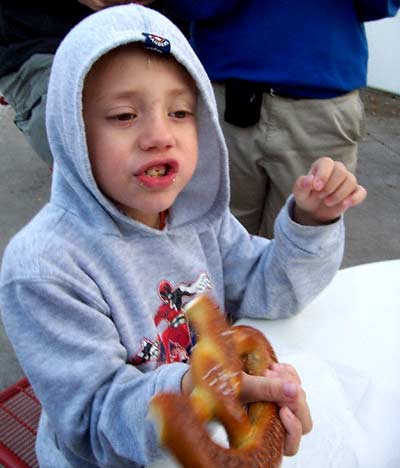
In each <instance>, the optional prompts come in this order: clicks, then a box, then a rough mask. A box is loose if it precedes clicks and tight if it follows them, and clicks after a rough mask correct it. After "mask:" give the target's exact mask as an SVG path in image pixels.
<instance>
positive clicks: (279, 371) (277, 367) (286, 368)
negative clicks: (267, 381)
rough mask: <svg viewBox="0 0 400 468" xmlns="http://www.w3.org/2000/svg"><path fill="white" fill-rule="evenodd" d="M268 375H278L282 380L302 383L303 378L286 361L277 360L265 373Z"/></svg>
mask: <svg viewBox="0 0 400 468" xmlns="http://www.w3.org/2000/svg"><path fill="white" fill-rule="evenodd" d="M265 375H266V377H278V378H280V379H282V380H291V381H293V382H295V383H297V384H299V385H301V379H300V376H299V374H298V373H297V371H296V369H295V368H294V367H293V366H292V365H290V364H286V363H281V362H279V363H278V362H275V363H274V364H272V366H271V369H268V370H267V371H266V373H265Z"/></svg>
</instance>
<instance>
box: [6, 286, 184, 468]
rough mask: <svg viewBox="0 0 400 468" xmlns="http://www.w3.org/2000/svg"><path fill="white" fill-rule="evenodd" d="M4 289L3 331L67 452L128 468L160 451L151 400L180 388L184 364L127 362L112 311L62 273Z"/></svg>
mask: <svg viewBox="0 0 400 468" xmlns="http://www.w3.org/2000/svg"><path fill="white" fill-rule="evenodd" d="M1 292H2V303H3V306H4V307H2V309H3V310H2V314H3V321H4V324H5V327H6V330H7V334H8V336H9V337H10V340H11V342H12V343H13V345H14V347H15V349H16V352H17V357H18V359H19V361H20V363H21V365H22V367H23V369H24V372H25V373H26V375H27V377H28V378H29V380H30V382H31V383H32V386H33V388H34V391H35V393H36V394H37V396H38V398H39V400H40V402H41V404H42V408H43V410H44V411H45V413H46V415H47V417H48V419H49V420H50V421H51V425H52V427H54V428H55V430H56V433H57V435H58V436H59V437H58V446H59V448H60V449H61V450H62V452H63V454H64V456H65V457H66V458H67V459H71V457H72V459H78V460H86V461H88V462H90V463H92V464H93V465H95V466H121V467H122V466H130V467H132V468H133V467H139V466H143V465H146V464H148V463H149V462H150V461H151V460H152V459H154V458H155V457H159V456H160V452H159V448H158V447H159V445H158V440H157V434H156V431H155V428H154V426H153V423H152V422H151V421H149V420H148V419H147V413H148V405H149V401H150V400H151V398H152V397H153V396H154V395H155V394H156V393H158V392H161V391H172V392H179V391H180V383H181V379H182V377H183V374H184V373H185V372H186V371H187V365H186V364H181V363H176V364H168V365H164V366H160V367H159V368H157V369H156V370H154V371H150V372H147V373H143V372H141V371H139V370H138V369H137V368H136V367H134V366H133V365H131V364H129V363H128V362H127V351H126V349H125V348H124V346H123V344H122V343H121V340H120V337H119V334H118V331H117V329H116V327H115V325H114V323H113V320H112V317H111V316H110V314H109V313H106V311H105V310H102V309H104V307H103V306H102V305H101V304H100V303H99V302H98V301H97V300H96V299H95V298H94V297H93V296H92V297H89V295H88V294H87V293H86V292H85V291H83V290H82V289H81V290H80V289H79V288H77V287H75V286H74V287H73V288H72V287H71V283H70V282H68V281H67V279H66V281H63V282H55V281H52V282H49V281H43V280H40V279H38V280H37V281H13V282H10V283H8V284H7V285H6V286H4V287H3V288H2V291H1ZM54 466H56V463H55V464H54ZM57 466H59V465H57ZM85 466H86V465H85Z"/></svg>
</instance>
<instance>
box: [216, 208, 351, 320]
mask: <svg viewBox="0 0 400 468" xmlns="http://www.w3.org/2000/svg"><path fill="white" fill-rule="evenodd" d="M292 204H293V199H290V200H289V202H288V203H287V205H286V206H285V207H284V208H283V209H282V210H281V212H280V214H279V216H278V218H277V220H276V223H275V238H274V240H268V239H263V238H261V237H257V236H250V235H249V234H248V233H247V232H246V231H245V229H244V228H243V227H242V226H241V225H240V224H239V223H238V222H237V221H236V219H235V218H234V217H233V216H231V215H230V216H229V215H227V216H226V217H225V220H224V223H223V225H222V228H221V232H220V244H221V245H222V248H221V251H222V255H223V268H224V281H225V307H226V309H227V311H228V313H229V314H230V315H232V316H233V317H234V318H241V317H251V318H268V319H278V318H285V317H289V316H292V315H294V314H296V313H298V312H300V311H301V310H302V309H303V308H304V307H305V306H306V305H307V304H308V303H309V302H311V301H312V300H313V299H314V298H315V297H316V296H317V295H318V294H319V293H320V292H321V291H322V290H323V289H324V288H325V287H326V286H327V285H328V284H329V283H330V281H331V280H332V279H333V277H334V275H335V273H336V272H337V270H338V268H339V266H340V264H341V261H342V257H343V249H344V225H343V220H342V219H340V220H339V221H337V222H335V223H333V224H330V225H326V226H317V227H311V226H301V225H299V224H297V223H295V222H294V221H292V220H291V219H290V216H289V210H290V207H291V206H292Z"/></svg>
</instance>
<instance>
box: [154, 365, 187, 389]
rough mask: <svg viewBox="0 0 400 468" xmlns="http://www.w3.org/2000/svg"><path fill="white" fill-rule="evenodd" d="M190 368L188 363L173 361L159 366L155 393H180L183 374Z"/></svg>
mask: <svg viewBox="0 0 400 468" xmlns="http://www.w3.org/2000/svg"><path fill="white" fill-rule="evenodd" d="M189 369H190V366H189V364H184V363H181V362H179V363H178V362H175V363H170V364H164V365H163V366H161V367H160V368H159V373H158V377H157V382H156V388H155V393H161V392H171V393H181V385H182V379H183V376H184V375H185V374H186V372H187V371H188V370H189Z"/></svg>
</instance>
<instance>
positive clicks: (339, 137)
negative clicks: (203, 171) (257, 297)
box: [214, 84, 365, 238]
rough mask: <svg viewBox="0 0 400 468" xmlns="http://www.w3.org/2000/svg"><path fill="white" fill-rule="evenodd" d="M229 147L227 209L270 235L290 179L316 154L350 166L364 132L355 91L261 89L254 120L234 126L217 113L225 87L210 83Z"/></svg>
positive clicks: (253, 228) (221, 107) (302, 171)
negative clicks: (281, 93) (306, 94)
mask: <svg viewBox="0 0 400 468" xmlns="http://www.w3.org/2000/svg"><path fill="white" fill-rule="evenodd" d="M214 92H215V95H216V100H217V105H218V110H219V117H220V122H221V126H222V130H223V132H224V135H225V139H226V143H227V146H228V149H229V165H230V181H231V209H232V212H233V214H234V215H235V216H236V217H237V218H238V220H239V221H240V222H241V223H242V224H243V225H244V226H245V227H246V229H247V230H248V231H249V232H250V233H251V234H258V235H261V236H264V237H268V238H272V237H273V225H274V220H275V218H276V216H277V214H278V212H279V210H280V209H281V207H282V206H283V205H284V203H285V201H286V199H287V197H288V195H289V194H290V193H291V192H292V188H293V185H294V183H295V181H296V179H297V178H298V177H299V176H300V175H303V174H306V173H307V172H308V171H309V169H310V166H311V164H312V163H313V162H314V161H315V160H317V159H318V158H320V157H321V156H329V157H331V158H333V159H335V160H339V161H342V162H343V163H344V164H345V165H346V166H347V167H348V168H349V169H350V170H351V171H355V168H356V161H357V146H358V141H359V140H360V139H361V137H362V135H363V132H364V122H365V115H364V107H363V104H362V102H361V100H360V97H359V93H358V91H353V92H351V93H349V94H346V95H342V96H339V97H336V98H333V99H289V98H283V97H278V96H271V95H269V94H267V93H264V95H263V102H262V108H261V117H260V121H259V122H258V124H257V125H254V126H252V127H248V128H240V127H236V126H234V125H231V124H229V123H226V122H225V121H224V119H223V113H224V109H225V88H224V86H223V85H222V84H214Z"/></svg>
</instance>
